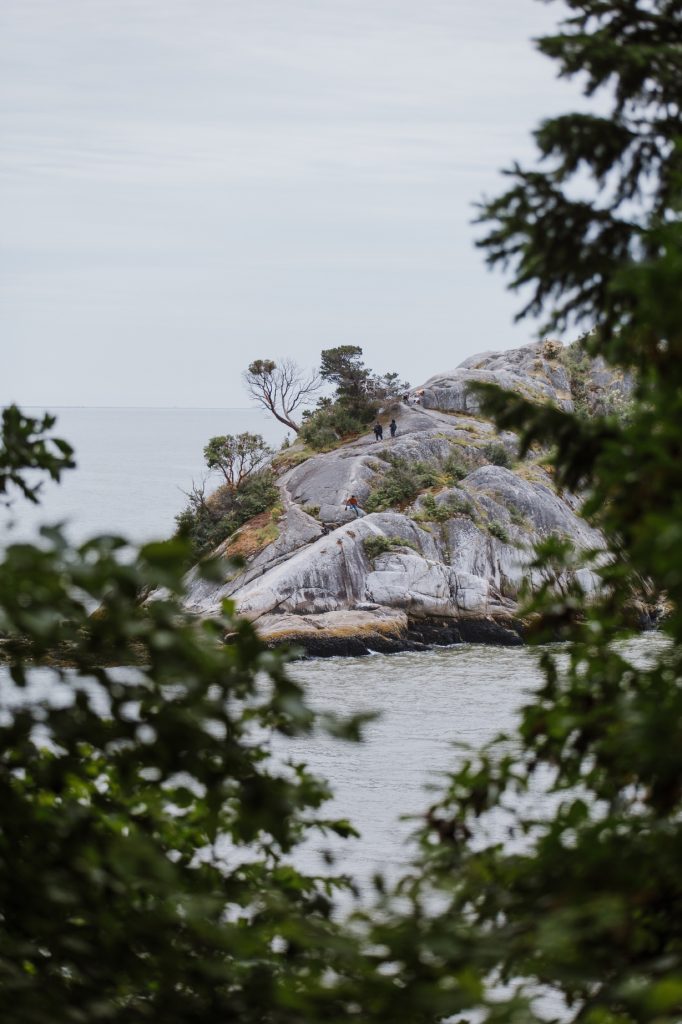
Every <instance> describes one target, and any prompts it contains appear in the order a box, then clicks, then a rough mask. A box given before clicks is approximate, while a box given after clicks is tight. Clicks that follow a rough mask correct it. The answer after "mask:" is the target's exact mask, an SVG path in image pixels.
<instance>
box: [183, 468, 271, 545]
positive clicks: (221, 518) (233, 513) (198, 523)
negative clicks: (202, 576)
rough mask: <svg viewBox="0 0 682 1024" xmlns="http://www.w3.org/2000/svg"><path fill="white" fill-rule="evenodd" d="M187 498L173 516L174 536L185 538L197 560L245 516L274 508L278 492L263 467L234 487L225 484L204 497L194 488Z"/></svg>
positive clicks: (202, 493)
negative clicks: (238, 486) (175, 531)
mask: <svg viewBox="0 0 682 1024" xmlns="http://www.w3.org/2000/svg"><path fill="white" fill-rule="evenodd" d="M188 498H189V501H188V503H187V505H186V507H185V508H184V509H183V511H182V512H180V514H179V515H177V516H176V517H175V522H176V523H177V536H179V537H188V538H189V540H190V541H191V543H192V551H193V554H194V557H195V559H199V558H202V557H203V556H204V555H206V554H207V553H208V552H209V551H212V550H213V549H214V548H216V547H217V546H218V544H220V543H222V541H224V540H226V539H227V538H228V537H230V536H231V535H232V534H233V533H234V532H235V530H238V529H239V527H240V526H242V525H243V524H244V523H246V522H247V521H248V520H249V519H252V518H253V517H254V516H256V515H258V514H259V513H261V512H266V511H268V510H269V509H272V508H274V506H275V505H276V504H277V502H278V501H279V491H278V489H277V486H276V484H275V479H274V476H273V474H272V473H271V472H270V470H263V471H262V472H260V473H257V474H255V475H254V476H252V477H250V478H249V479H248V480H246V481H245V482H244V483H243V484H242V486H241V487H240V488H239V489H238V490H234V489H232V488H231V487H228V486H227V485H226V484H225V485H224V486H222V487H219V488H218V490H217V491H214V493H213V494H210V495H209V496H208V497H206V495H205V493H204V489H203V487H200V488H197V487H195V488H194V490H193V491H192V492H191V493H190V494H189V495H188Z"/></svg>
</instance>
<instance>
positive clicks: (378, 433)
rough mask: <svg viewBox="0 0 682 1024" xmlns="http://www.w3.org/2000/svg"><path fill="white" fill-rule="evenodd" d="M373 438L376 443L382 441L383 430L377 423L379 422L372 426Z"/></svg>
mask: <svg viewBox="0 0 682 1024" xmlns="http://www.w3.org/2000/svg"><path fill="white" fill-rule="evenodd" d="M374 437H375V438H376V440H377V441H383V439H384V428H383V427H382V425H381V424H380V423H379V420H377V421H376V423H375V424H374Z"/></svg>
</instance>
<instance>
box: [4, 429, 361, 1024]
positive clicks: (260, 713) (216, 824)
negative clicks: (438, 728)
mask: <svg viewBox="0 0 682 1024" xmlns="http://www.w3.org/2000/svg"><path fill="white" fill-rule="evenodd" d="M8 443H9V444H10V445H11V443H12V442H11V437H10V438H9V440H8V439H7V438H6V439H5V444H6V445H7V444H8ZM27 443H28V444H29V445H30V441H29V442H27ZM40 444H42V441H41V442H40ZM39 458H42V455H41V448H40V447H38V448H37V451H36V452H32V451H30V450H29V451H28V453H27V455H26V456H23V455H21V454H20V453H15V454H14V456H13V463H12V465H13V473H14V481H15V483H16V484H17V486H18V487H20V488H21V489H22V490H24V489H25V487H24V485H25V486H26V487H28V486H29V485H28V484H27V483H26V480H25V479H24V477H25V473H26V471H27V470H28V472H29V473H31V474H32V472H33V467H34V466H35V463H36V461H37V460H38V459H39ZM129 553H130V549H129V548H128V546H127V545H126V542H125V541H124V540H123V539H122V538H119V537H109V536H105V537H96V538H93V539H92V540H90V541H88V542H87V543H85V544H82V545H80V546H79V547H76V548H74V547H72V546H71V545H70V544H69V543H68V542H67V540H66V539H65V538H64V536H63V534H62V532H61V531H60V530H59V529H45V530H43V537H42V543H41V545H40V547H38V546H35V545H31V544H15V545H12V546H10V547H9V548H8V549H7V551H6V553H5V556H4V560H3V562H2V565H1V567H0V636H1V637H2V645H1V652H2V660H3V662H4V664H5V665H6V667H7V670H8V671H9V673H10V675H11V680H13V684H12V682H11V681H10V679H9V678H7V676H5V679H4V680H3V683H2V689H1V691H0V805H1V806H2V819H1V821H0V1012H1V1014H2V1019H3V1020H5V1021H8V1022H21V1024H28V1022H30V1024H42V1022H45V1024H47V1022H50V1024H51V1022H53V1021H55V1020H59V1021H64V1022H70V1021H72V1022H79V1024H80V1022H82V1021H84V1020H95V1019H98V1020H106V1021H114V1022H115V1021H120V1022H124V1021H125V1022H126V1024H128V1022H134V1021H138V1020H139V1021H149V1020H164V1021H165V1022H170V1024H173V1022H190V1021H197V1020H209V1019H210V1020H237V1019H238V1020H240V1021H246V1022H248V1021H254V1022H256V1021H258V1022H260V1024H262V1022H263V1021H265V1020H267V1021H281V1022H282V1024H284V1022H290V1021H291V1020H292V1014H293V1015H295V1016H296V1017H297V1018H298V1019H301V1018H305V1017H306V1016H307V1015H308V1010H307V1007H308V1004H309V1003H310V1002H311V1001H312V1000H313V993H314V991H315V988H316V986H317V984H318V980H319V979H320V978H321V977H322V975H323V974H324V972H325V971H326V969H327V964H328V956H327V953H326V949H327V948H328V947H329V946H330V945H331V946H333V945H334V943H336V942H341V939H340V937H339V936H338V928H337V926H336V925H335V924H334V923H333V921H332V918H331V911H332V907H333V903H334V893H335V892H336V891H337V890H338V889H339V888H340V887H344V886H345V885H346V884H347V883H346V882H345V881H344V880H343V879H335V878H333V877H330V878H317V877H309V876H306V875H304V874H302V873H301V872H300V871H298V870H296V869H295V868H294V867H293V866H292V865H291V863H290V862H289V860H288V855H289V854H290V853H291V851H292V850H293V849H294V848H295V846H296V845H297V844H298V843H299V842H300V841H301V839H303V838H304V837H305V836H306V835H308V834H310V832H311V830H317V831H320V830H322V831H323V832H327V831H333V832H336V833H338V834H340V835H349V834H352V829H351V827H350V826H349V825H348V823H347V822H345V821H337V820H333V819H331V820H329V819H327V818H325V817H323V816H322V815H320V813H319V812H320V808H321V807H322V805H323V804H324V802H325V801H326V800H327V798H328V796H329V792H328V789H327V787H326V785H325V784H324V783H323V782H321V781H320V780H319V779H317V778H315V777H314V776H312V775H311V774H310V773H309V772H308V771H307V770H306V769H305V767H304V766H302V765H300V764H298V763H296V762H292V761H288V760H287V759H286V738H287V737H289V736H297V735H302V734H305V733H308V732H310V731H311V730H312V729H313V726H314V720H313V716H312V713H311V712H310V710H309V709H308V707H307V706H306V704H305V702H304V699H303V695H302V692H301V689H300V687H299V686H298V685H297V684H296V683H294V682H293V681H292V680H291V678H290V676H289V674H288V671H287V666H286V660H285V658H284V657H283V656H282V655H281V654H277V653H273V652H270V651H267V650H265V649H264V648H263V646H262V645H261V643H260V641H259V640H258V638H257V636H256V633H255V631H254V629H253V627H252V626H251V625H250V624H249V623H247V622H245V621H243V620H240V619H237V618H235V616H234V614H233V610H232V608H231V606H230V605H229V603H226V604H225V606H224V610H223V612H222V613H221V614H220V615H216V616H214V617H212V618H210V619H207V620H204V621H202V622H197V621H196V620H194V619H193V618H192V617H190V616H188V615H187V614H186V613H185V612H184V611H183V608H182V594H183V574H184V566H185V563H186V559H187V556H188V545H187V543H186V542H183V541H180V540H174V541H169V542H165V543H153V544H147V545H145V546H144V547H142V548H141V549H140V550H139V551H138V552H137V553H136V557H135V558H134V559H132V560H131V558H130V557H123V556H124V554H125V555H129ZM214 570H215V567H214V566H213V564H212V563H211V562H206V563H203V564H202V565H201V566H200V567H199V569H198V570H197V571H198V572H200V573H202V574H204V575H205V576H207V577H211V574H212V573H213V572H214ZM149 592H153V594H154V600H152V601H149V602H147V603H142V602H141V600H140V597H139V595H140V594H141V593H149ZM93 608H94V609H95V610H94V611H93ZM227 636H229V642H228V643H226V642H225V638H226V637H227ZM123 664H127V665H128V667H127V668H121V667H111V666H112V665H118V666H121V665H123ZM357 726H358V722H357V721H355V720H351V721H349V722H347V723H345V725H344V723H340V722H336V723H334V730H335V733H336V734H340V735H344V736H346V737H348V736H355V735H357ZM278 737H279V739H277V738H278ZM273 742H274V743H275V747H276V752H278V754H281V756H278V757H277V759H273V757H272V756H271V754H272V751H271V745H272V744H273Z"/></svg>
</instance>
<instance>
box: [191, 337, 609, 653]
mask: <svg viewBox="0 0 682 1024" xmlns="http://www.w3.org/2000/svg"><path fill="white" fill-rule="evenodd" d="M598 372H599V373H600V374H601V378H600V384H599V386H600V387H602V388H608V386H609V385H608V379H607V378H606V377H605V376H604V374H605V373H607V372H608V371H606V370H605V369H604V368H598ZM480 380H486V381H491V382H493V383H497V384H499V385H501V386H503V387H507V388H513V389H515V390H517V391H519V392H521V393H522V394H524V395H526V396H527V397H528V398H531V399H533V400H536V401H542V402H545V401H551V402H554V403H555V404H557V405H558V406H560V407H562V408H566V409H570V408H571V407H572V398H571V380H570V375H569V372H568V370H567V369H566V367H565V365H564V364H563V362H562V360H561V358H560V346H558V347H557V344H556V343H550V347H548V344H547V343H538V344H535V345H528V346H525V347H523V348H521V349H516V350H512V351H509V352H502V353H485V354H483V355H480V356H476V357H474V358H472V359H468V360H466V361H465V362H464V363H463V364H462V365H461V366H460V367H458V368H457V369H455V370H453V371H451V372H449V373H446V374H443V375H439V376H435V377H431V378H430V379H429V380H428V381H426V383H425V384H424V385H423V386H421V387H420V388H417V389H415V390H414V391H413V392H412V394H411V396H410V401H409V402H408V403H405V402H404V401H401V402H400V403H396V404H394V405H393V406H391V407H390V408H387V409H386V415H387V417H389V418H390V417H395V419H396V421H397V423H398V433H397V436H396V437H395V438H390V437H388V438H384V440H382V441H379V442H377V441H375V440H374V436H373V434H369V433H368V434H367V435H364V436H362V437H359V438H355V439H354V440H352V441H350V442H348V443H346V444H342V445H340V446H339V447H338V448H336V449H335V450H333V451H329V452H325V453H320V454H312V455H311V456H310V457H308V458H305V460H304V461H302V462H301V463H300V464H298V465H294V466H293V467H292V468H289V469H286V468H284V469H283V471H282V472H281V475H280V476H279V480H278V483H279V487H280V492H281V497H282V505H283V508H284V511H283V514H282V516H281V519H280V521H279V536H278V537H277V539H276V540H275V541H274V542H271V543H269V544H268V545H267V546H266V547H264V548H263V550H261V551H259V552H258V553H257V554H255V555H254V556H252V557H251V558H249V559H248V561H247V564H246V566H245V567H243V568H242V569H240V570H239V571H235V569H234V567H233V566H232V565H231V564H230V563H229V560H227V559H226V561H225V576H224V579H223V580H222V581H220V582H218V583H215V582H211V583H209V582H207V581H205V580H202V579H200V578H199V576H198V574H196V573H195V572H193V573H190V576H189V580H188V597H187V604H188V607H189V608H190V609H192V610H193V611H195V612H196V613H197V614H200V615H201V614H210V613H211V612H212V611H213V610H214V609H215V608H217V607H218V606H219V604H220V602H221V601H222V600H223V599H224V598H231V599H232V600H233V601H234V602H235V603H236V607H237V610H238V611H239V612H240V613H241V614H243V615H245V616H247V617H248V618H250V619H252V620H253V621H254V622H255V623H256V625H257V628H258V630H259V631H260V633H261V634H262V635H263V636H264V637H265V638H266V640H268V641H269V642H271V643H273V644H276V643H282V642H289V643H294V644H296V645H298V646H300V647H303V648H304V649H305V650H307V651H308V652H309V653H311V654H316V655H324V654H342V653H350V654H359V653H363V652H367V651H369V650H380V651H390V650H399V649H405V648H410V647H417V648H419V647H421V646H423V645H425V644H430V643H454V642H459V641H465V640H473V641H478V642H499V643H519V642H521V636H522V633H523V623H522V622H520V620H519V594H520V591H521V588H522V585H523V584H524V582H525V583H526V584H528V585H529V586H530V587H531V588H532V587H533V586H534V585H535V584H536V583H539V580H537V581H536V580H534V579H533V572H534V570H533V569H532V568H531V561H532V551H533V545H534V544H535V543H536V542H537V541H538V540H540V539H542V538H545V537H548V536H550V535H552V534H554V535H560V536H562V537H566V538H568V539H569V540H570V541H571V543H572V544H573V545H574V546H575V548H576V549H577V550H578V551H582V550H585V551H586V550H588V549H594V548H599V547H600V545H601V537H600V535H599V534H598V533H597V532H596V531H595V530H593V529H592V528H591V527H590V526H589V525H588V524H587V523H586V522H585V521H584V520H583V519H581V518H580V515H579V501H578V499H577V498H576V497H575V496H572V495H566V494H561V493H559V492H558V491H557V490H556V488H555V487H554V485H553V483H552V478H551V476H550V474H549V473H548V472H547V470H546V469H545V468H544V467H543V465H542V464H541V461H542V460H541V459H540V458H529V459H525V460H523V461H515V462H513V461H512V460H513V459H514V457H515V455H516V450H517V445H516V439H515V437H514V435H512V434H502V435H499V434H498V433H497V432H496V430H495V428H494V426H493V424H492V423H490V422H488V421H487V420H485V419H484V418H482V417H481V415H480V406H479V405H478V402H477V399H476V396H475V395H473V394H472V392H471V390H470V384H471V383H472V382H474V381H480ZM614 386H621V383H620V382H614ZM500 445H502V446H503V448H504V450H505V451H506V452H507V453H508V455H509V459H505V460H499V459H498V460H497V461H508V462H509V463H510V468H508V467H506V466H504V465H498V464H493V463H492V462H491V447H492V449H494V448H497V450H498V451H499V446H500ZM292 451H293V449H292ZM303 455H305V453H303ZM453 456H454V457H455V458H456V460H457V464H458V466H460V472H459V473H458V476H460V477H461V479H458V480H456V481H453V480H452V479H448V478H447V473H446V472H445V471H444V470H443V467H445V466H447V464H448V459H449V458H450V459H451V458H452V457H453ZM396 458H398V459H399V460H401V461H402V464H403V465H405V464H406V463H407V464H410V463H413V464H416V463H421V464H428V465H430V466H433V467H436V468H437V469H438V470H439V472H440V474H441V475H440V476H439V477H438V480H439V482H438V483H436V484H435V485H434V486H431V487H429V488H426V489H424V490H423V491H422V493H419V494H417V496H416V497H415V498H414V500H412V501H410V502H409V503H407V504H404V505H403V506H401V507H395V508H389V509H384V510H382V511H376V512H371V513H366V514H360V515H359V516H356V514H355V513H354V512H353V511H352V510H349V509H347V508H346V506H345V501H346V498H347V497H348V496H349V495H350V494H355V495H356V496H357V498H358V500H359V504H360V507H361V508H362V507H363V505H364V504H365V503H366V502H367V501H368V499H369V496H370V494H372V492H374V491H376V489H377V488H378V487H379V486H380V484H381V481H382V479H383V478H384V476H385V475H386V473H388V472H389V471H390V468H391V465H392V463H393V462H394V461H395V459H396ZM462 467H463V468H462ZM226 548H227V543H226V544H225V545H223V546H222V548H219V549H218V552H217V553H218V555H221V554H224V553H225V550H226ZM578 573H579V574H580V581H581V583H582V585H583V587H584V589H585V590H586V592H587V593H588V594H589V593H590V592H591V591H593V590H594V588H595V587H596V585H597V581H596V578H595V577H594V576H593V574H592V573H591V572H590V571H589V570H588V569H587V568H585V569H582V570H578Z"/></svg>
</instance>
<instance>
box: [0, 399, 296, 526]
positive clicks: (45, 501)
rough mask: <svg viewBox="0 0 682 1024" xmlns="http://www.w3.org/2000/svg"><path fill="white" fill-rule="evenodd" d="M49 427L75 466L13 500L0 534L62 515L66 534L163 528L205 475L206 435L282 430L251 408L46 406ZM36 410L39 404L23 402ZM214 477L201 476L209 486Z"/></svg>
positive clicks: (277, 436)
mask: <svg viewBox="0 0 682 1024" xmlns="http://www.w3.org/2000/svg"><path fill="white" fill-rule="evenodd" d="M49 411H50V412H52V413H54V414H55V415H56V417H57V424H56V426H55V428H54V434H55V435H56V436H58V437H63V438H64V439H65V440H67V441H68V442H69V443H70V444H71V445H73V447H74V448H75V450H76V462H77V467H76V469H75V470H70V471H68V472H66V473H65V474H64V476H63V478H62V482H61V483H60V484H55V483H52V482H51V481H48V482H47V483H46V484H45V485H44V488H43V490H42V496H41V503H40V505H39V506H32V505H30V504H29V503H27V502H24V501H22V502H19V501H17V502H15V504H14V506H13V507H12V509H11V510H10V513H9V515H8V514H6V513H4V512H3V513H2V516H1V517H0V541H1V542H3V543H5V544H6V543H8V542H11V541H12V540H14V539H22V540H23V539H26V538H29V537H31V536H34V535H35V533H36V531H37V529H38V527H39V526H40V525H41V524H43V523H54V522H66V523H67V529H68V533H69V535H70V536H71V538H72V539H73V540H77V541H80V540H84V539H85V538H86V537H89V536H91V535H93V534H96V533H118V534H123V535H124V536H126V537H128V538H129V539H130V540H132V541H135V542H138V543H139V542H143V541H148V540H152V539H156V538H161V537H167V536H169V535H170V534H171V533H172V532H173V529H174V527H175V516H176V515H177V514H178V512H180V511H181V510H182V508H183V507H184V505H185V504H186V501H187V499H186V497H185V494H184V493H183V492H186V491H188V490H190V489H191V487H192V482H193V481H194V482H196V483H199V482H200V481H201V480H202V479H203V478H204V477H206V475H207V470H206V466H205V465H204V460H203V448H204V445H205V444H206V442H207V441H208V439H209V438H210V437H214V436H216V435H218V434H236V433H240V432H242V431H245V430H248V431H250V432H251V433H256V434H261V435H262V436H263V437H264V438H265V440H266V441H267V442H268V444H270V445H272V446H273V447H275V448H276V447H279V445H280V444H281V442H282V440H283V438H284V437H285V435H286V433H287V432H286V430H285V428H284V427H282V426H281V425H280V424H279V423H278V422H277V421H276V420H274V419H273V418H272V417H271V416H267V415H266V414H265V412H262V413H261V412H259V411H258V410H257V409H86V408H63V409H50V410H49ZM24 412H26V413H27V414H29V415H31V416H39V415H41V414H42V413H43V412H45V410H44V409H24ZM215 483H218V480H217V478H215V477H214V478H213V481H211V480H209V488H210V486H212V485H214V484H215Z"/></svg>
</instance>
